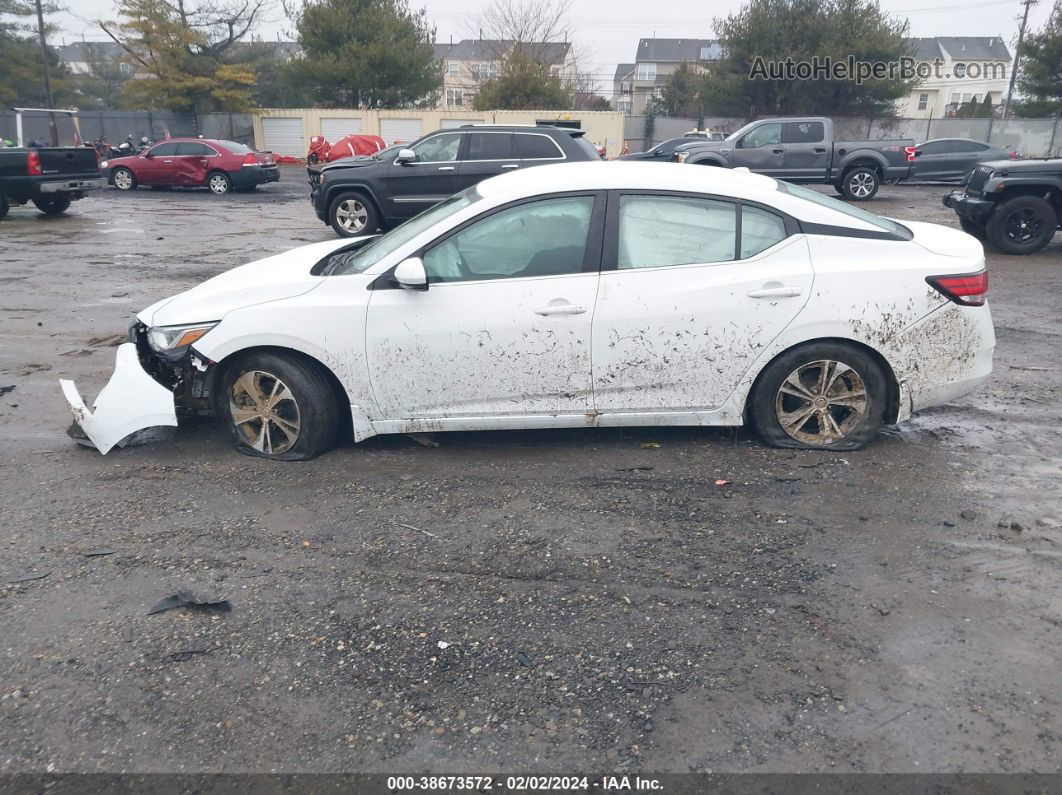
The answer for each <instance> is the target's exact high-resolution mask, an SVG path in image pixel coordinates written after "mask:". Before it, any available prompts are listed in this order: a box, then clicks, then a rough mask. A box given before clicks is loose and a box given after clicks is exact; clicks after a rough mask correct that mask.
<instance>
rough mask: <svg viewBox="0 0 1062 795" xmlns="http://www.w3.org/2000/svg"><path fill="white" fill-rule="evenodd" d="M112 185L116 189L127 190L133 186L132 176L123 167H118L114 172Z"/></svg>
mask: <svg viewBox="0 0 1062 795" xmlns="http://www.w3.org/2000/svg"><path fill="white" fill-rule="evenodd" d="M114 186H115V187H116V188H118V190H129V189H130V188H131V187H133V176H132V174H130V173H129V172H128V171H126V170H125V169H119V170H118V171H116V172H115V174H114Z"/></svg>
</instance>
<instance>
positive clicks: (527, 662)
mask: <svg viewBox="0 0 1062 795" xmlns="http://www.w3.org/2000/svg"><path fill="white" fill-rule="evenodd" d="M516 659H517V660H518V661H519V663H520V665H522V666H524V667H525V668H534V667H535V661H534V660H532V659H531V657H530V656H529V655H528V654H527V652H525V651H518V652H517V653H516Z"/></svg>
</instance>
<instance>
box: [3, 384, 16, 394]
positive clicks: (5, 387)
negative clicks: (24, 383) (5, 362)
mask: <svg viewBox="0 0 1062 795" xmlns="http://www.w3.org/2000/svg"><path fill="white" fill-rule="evenodd" d="M14 390H15V385H14V384H4V385H3V386H0V395H6V394H7V393H8V392H13V391H14Z"/></svg>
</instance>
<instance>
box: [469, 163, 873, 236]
mask: <svg viewBox="0 0 1062 795" xmlns="http://www.w3.org/2000/svg"><path fill="white" fill-rule="evenodd" d="M476 190H477V192H478V193H479V194H480V195H481V196H482V197H483V198H484V199H487V200H489V201H491V202H492V203H495V204H500V203H503V202H507V201H514V200H517V199H522V198H525V197H530V196H540V195H545V194H549V193H558V192H566V191H582V190H587V191H589V190H644V191H669V192H675V193H702V194H713V195H717V196H721V197H726V198H731V199H744V200H746V201H751V202H759V203H762V204H764V205H766V206H768V207H774V208H776V209H778V210H780V211H782V212H784V213H787V214H789V215H791V216H793V217H794V218H797V219H798V220H801V221H805V222H809V223H817V224H829V225H833V226H843V227H848V228H854V229H864V230H875V229H878V228H877V227H875V226H873V225H872V224H870V223H867V222H866V221H862V220H860V219H858V218H855V217H853V216H851V215H847V214H845V213H843V212H840V211H838V210H835V209H833V208H831V207H829V206H826V205H823V204H818V203H815V202H811V201H808V200H807V199H804V198H801V197H799V196H795V195H793V194H791V193H788V192H785V191H781V190H779V189H778V181H777V180H775V179H772V178H771V177H767V176H764V175H762V174H752V173H749V172H748V171H744V170H743V171H738V170H736V169H728V168H709V167H706V166H694V165H681V164H678V163H649V162H645V161H636V160H599V161H587V162H579V163H558V164H556V165H548V166H536V167H535V168H529V169H523V170H520V171H511V172H509V173H507V174H501V175H500V176H497V177H491V178H490V179H487V180H484V181H483V182H481V183H479V185H478V186H477V187H476Z"/></svg>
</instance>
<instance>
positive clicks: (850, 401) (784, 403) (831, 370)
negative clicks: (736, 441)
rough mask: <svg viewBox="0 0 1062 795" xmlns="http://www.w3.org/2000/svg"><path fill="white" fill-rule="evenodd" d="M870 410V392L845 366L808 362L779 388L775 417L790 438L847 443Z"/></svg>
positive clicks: (855, 373) (812, 441)
mask: <svg viewBox="0 0 1062 795" xmlns="http://www.w3.org/2000/svg"><path fill="white" fill-rule="evenodd" d="M866 410H867V388H866V384H864V383H863V379H862V378H861V377H860V375H859V373H857V372H856V371H855V370H854V369H852V368H851V367H849V366H848V365H847V364H845V363H844V362H838V361H834V360H822V361H816V362H808V363H806V364H803V365H801V366H800V367H798V368H797V369H796V370H794V371H793V372H791V373H790V374H789V376H788V377H787V378H786V379H785V381H783V382H782V385H781V386H780V387H779V388H778V395H777V396H776V398H775V413H776V416H777V418H778V424H779V425H780V426H781V427H782V430H783V431H785V432H786V433H787V434H788V435H789V436H790V437H792V438H793V439H796V440H797V441H799V442H804V443H805V444H811V445H828V444H833V443H835V442H839V441H840V440H842V439H844V438H845V436H847V435H848V434H849V433H851V431H852V430H853V429H855V428H856V427H857V426H858V425H859V423H860V421H861V420H862V418H863V415H864V414H865V413H866Z"/></svg>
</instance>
